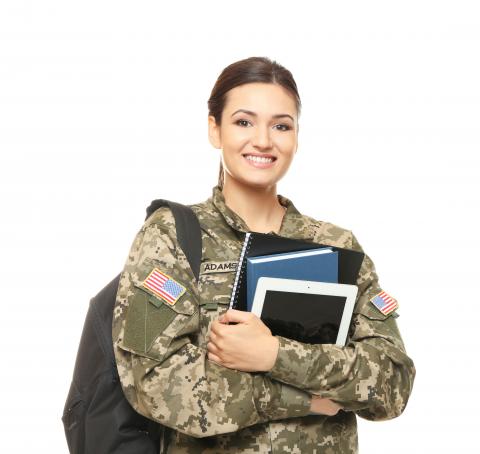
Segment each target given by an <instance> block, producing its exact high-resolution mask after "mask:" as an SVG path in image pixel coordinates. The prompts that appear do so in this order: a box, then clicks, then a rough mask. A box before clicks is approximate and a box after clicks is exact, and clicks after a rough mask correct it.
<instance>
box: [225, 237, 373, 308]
mask: <svg viewBox="0 0 480 454" xmlns="http://www.w3.org/2000/svg"><path fill="white" fill-rule="evenodd" d="M319 247H331V248H332V250H333V251H338V283H339V284H352V285H356V283H357V276H358V272H359V271H360V267H361V265H362V262H363V258H364V256H365V254H364V253H363V252H359V251H354V250H352V249H345V248H340V247H336V246H332V245H330V244H321V243H316V242H314V241H308V240H299V239H293V238H286V237H282V236H280V235H276V234H271V233H259V232H248V233H246V234H245V241H244V245H243V250H242V255H241V256H240V262H239V265H238V267H237V274H236V276H235V282H234V286H233V290H232V296H231V300H230V307H232V308H233V309H238V310H242V311H245V310H247V272H246V271H247V270H246V266H247V257H257V256H259V255H267V254H276V253H280V252H296V251H305V250H308V249H316V248H319Z"/></svg>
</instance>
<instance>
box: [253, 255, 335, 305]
mask: <svg viewBox="0 0 480 454" xmlns="http://www.w3.org/2000/svg"><path fill="white" fill-rule="evenodd" d="M260 277H277V278H286V279H302V280H304V281H317V282H335V283H336V282H338V252H337V251H332V248H331V247H324V248H316V249H311V250H308V251H296V252H282V253H279V254H268V255H261V256H258V257H248V258H247V310H248V311H251V310H252V304H253V299H254V296H255V290H256V288H257V282H258V279H259V278H260Z"/></svg>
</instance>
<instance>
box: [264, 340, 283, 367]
mask: <svg viewBox="0 0 480 454" xmlns="http://www.w3.org/2000/svg"><path fill="white" fill-rule="evenodd" d="M279 348H280V342H279V341H278V338H277V337H276V336H270V337H269V338H268V346H267V355H266V358H267V361H266V363H265V367H264V368H263V370H264V372H268V371H270V370H271V369H272V368H273V366H274V364H275V362H276V361H277V356H278V350H279Z"/></svg>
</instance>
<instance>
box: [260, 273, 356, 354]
mask: <svg viewBox="0 0 480 454" xmlns="http://www.w3.org/2000/svg"><path fill="white" fill-rule="evenodd" d="M267 290H275V291H281V292H282V291H283V292H296V293H312V294H320V295H328V296H343V297H345V298H346V300H345V306H344V309H343V314H342V320H341V321H340V327H339V329H338V334H337V339H336V341H335V345H338V346H341V347H344V346H345V341H346V340H347V334H348V329H349V327H350V321H351V319H352V315H353V309H354V306H355V301H356V297H357V293H358V286H357V285H351V284H337V283H332V282H318V281H304V280H301V279H286V278H277V277H264V276H263V277H260V278H259V279H258V281H257V288H256V290H255V296H254V298H253V304H252V310H251V312H252V313H253V314H255V315H256V316H257V317H259V318H260V317H261V313H262V309H263V303H264V301H265V295H266V293H267Z"/></svg>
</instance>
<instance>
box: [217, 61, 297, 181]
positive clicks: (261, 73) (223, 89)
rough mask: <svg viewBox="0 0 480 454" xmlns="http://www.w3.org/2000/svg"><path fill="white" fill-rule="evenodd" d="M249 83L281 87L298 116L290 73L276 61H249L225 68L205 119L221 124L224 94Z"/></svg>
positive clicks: (221, 178) (294, 87) (294, 89)
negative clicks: (291, 100) (293, 102)
mask: <svg viewBox="0 0 480 454" xmlns="http://www.w3.org/2000/svg"><path fill="white" fill-rule="evenodd" d="M252 82H265V83H274V84H278V85H281V86H282V87H283V88H285V89H286V90H288V91H289V92H290V93H291V94H292V96H293V97H294V99H295V103H296V106H297V112H298V115H300V110H301V107H302V103H301V101H300V96H299V94H298V89H297V84H296V83H295V80H294V78H293V76H292V73H291V72H290V71H289V70H288V69H286V68H285V67H283V66H282V65H280V64H278V63H277V62H276V61H275V60H270V59H269V58H267V57H250V58H246V59H244V60H239V61H236V62H234V63H232V64H230V65H228V66H227V67H226V68H225V69H224V70H223V71H222V72H221V74H220V76H218V79H217V81H216V82H215V85H214V87H213V89H212V92H211V94H210V98H209V99H208V115H212V116H213V117H214V118H215V122H216V123H217V125H220V124H221V119H222V112H223V109H224V107H225V102H226V97H227V92H228V91H229V90H231V89H232V88H235V87H238V86H239V85H243V84H248V83H252ZM218 185H219V186H220V188H223V165H222V161H221V160H220V171H219V174H218Z"/></svg>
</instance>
